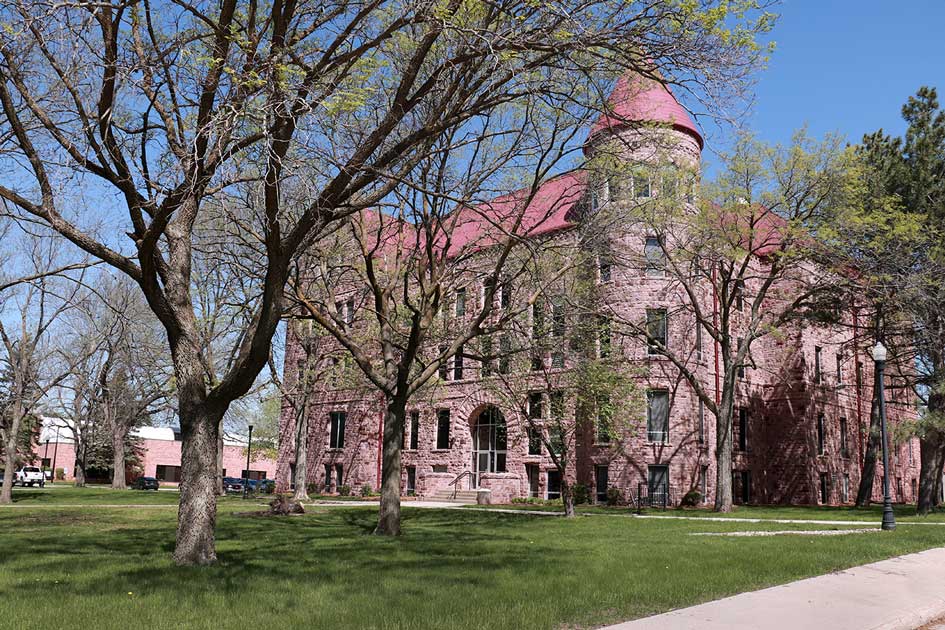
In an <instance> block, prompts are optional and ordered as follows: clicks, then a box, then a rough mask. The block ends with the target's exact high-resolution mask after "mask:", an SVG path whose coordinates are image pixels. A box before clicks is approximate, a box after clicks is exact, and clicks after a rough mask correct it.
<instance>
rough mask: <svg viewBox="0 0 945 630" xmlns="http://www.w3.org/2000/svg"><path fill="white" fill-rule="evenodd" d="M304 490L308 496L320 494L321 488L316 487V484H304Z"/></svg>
mask: <svg viewBox="0 0 945 630" xmlns="http://www.w3.org/2000/svg"><path fill="white" fill-rule="evenodd" d="M305 490H306V491H307V492H308V493H309V494H310V495H316V494H321V488H319V487H318V484H317V483H309V484H306V485H305Z"/></svg>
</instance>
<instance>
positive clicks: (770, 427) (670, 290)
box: [278, 129, 918, 504]
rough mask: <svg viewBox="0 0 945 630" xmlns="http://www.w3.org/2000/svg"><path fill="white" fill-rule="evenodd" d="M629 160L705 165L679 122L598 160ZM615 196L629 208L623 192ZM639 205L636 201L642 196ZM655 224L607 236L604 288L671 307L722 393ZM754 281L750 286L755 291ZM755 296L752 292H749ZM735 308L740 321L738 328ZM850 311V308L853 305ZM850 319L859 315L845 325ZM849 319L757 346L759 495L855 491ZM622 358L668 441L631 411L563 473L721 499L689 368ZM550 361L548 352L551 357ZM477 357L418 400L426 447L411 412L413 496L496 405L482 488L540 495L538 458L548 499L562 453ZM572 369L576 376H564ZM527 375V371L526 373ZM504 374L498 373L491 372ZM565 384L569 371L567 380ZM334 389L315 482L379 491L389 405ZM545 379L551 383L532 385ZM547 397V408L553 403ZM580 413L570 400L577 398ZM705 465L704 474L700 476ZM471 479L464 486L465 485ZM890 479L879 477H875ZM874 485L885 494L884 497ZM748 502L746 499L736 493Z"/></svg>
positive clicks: (312, 467)
mask: <svg viewBox="0 0 945 630" xmlns="http://www.w3.org/2000/svg"><path fill="white" fill-rule="evenodd" d="M608 152H609V153H612V154H616V155H621V156H623V157H625V158H629V159H630V160H631V161H634V162H637V163H648V162H650V163H652V162H654V161H663V160H667V159H670V160H673V161H674V162H676V163H677V164H681V165H693V166H694V165H697V164H698V160H699V146H698V143H697V142H696V141H695V139H694V138H692V137H691V136H689V135H688V134H684V133H678V132H674V131H671V130H665V129H661V130H646V131H640V130H633V131H631V130H628V131H624V132H621V134H620V135H619V137H617V138H615V139H614V141H613V142H611V143H606V144H602V145H598V146H595V147H591V155H592V156H594V155H598V156H599V155H603V154H606V153H608ZM612 201H613V203H616V204H620V203H627V201H626V200H622V199H617V198H615V199H613V200H612ZM631 202H632V203H637V201H631ZM647 236H648V233H647V231H646V230H645V229H643V228H641V227H639V226H633V225H625V226H615V229H614V230H613V232H612V234H611V238H610V244H611V249H612V251H613V252H614V254H615V257H616V261H615V262H616V263H617V264H615V266H614V268H613V270H612V279H611V281H610V282H608V283H606V284H602V285H601V286H600V287H599V291H600V293H599V294H600V297H601V298H602V300H603V302H604V303H605V304H606V305H607V308H608V309H610V311H611V312H612V314H613V315H614V317H615V318H618V319H621V320H624V321H638V322H644V321H645V319H646V309H647V308H655V307H665V308H666V309H667V311H668V312H669V313H670V316H669V331H668V335H669V343H670V344H671V345H672V346H673V347H674V348H691V352H690V353H689V359H688V363H687V367H688V368H689V369H690V370H692V371H693V372H694V373H695V374H696V375H697V376H698V378H699V379H700V380H701V382H702V383H703V385H704V387H705V388H706V389H707V390H709V391H714V388H715V385H714V382H715V380H716V378H717V376H716V373H715V371H716V363H717V359H716V354H717V352H718V348H717V347H715V345H714V344H713V342H712V340H711V338H709V336H708V335H703V337H704V338H703V340H702V347H701V348H697V346H696V335H695V327H694V325H693V323H694V319H693V316H692V314H691V311H689V310H688V307H686V306H685V304H686V302H687V299H686V297H685V294H684V293H683V291H682V289H681V288H680V287H678V286H676V285H674V284H672V283H670V282H668V281H667V279H665V278H660V277H650V276H648V275H647V274H646V273H645V270H644V265H643V256H642V253H643V245H644V243H645V239H646V237H647ZM556 238H557V239H560V240H562V241H567V239H572V240H571V243H572V245H573V244H575V243H577V242H578V240H577V239H578V237H577V235H576V234H574V233H565V234H562V235H560V236H558V237H556ZM469 286H470V287H472V286H474V287H475V290H473V291H471V292H470V291H467V297H468V299H470V300H472V302H473V303H471V306H470V308H469V309H468V310H467V312H469V311H472V310H474V308H475V304H474V302H475V301H476V300H478V299H479V297H480V296H481V286H479V285H474V284H470V285H469ZM751 289H752V288H751V286H749V287H746V291H747V295H748V296H750V295H751ZM746 299H747V297H746ZM701 302H702V304H711V295H703V296H702V299H701ZM743 317H745V315H740V314H736V320H735V328H736V330H737V328H738V326H739V325H741V324H740V323H739V322H740V320H739V318H743ZM845 318H847V319H849V318H850V315H849V314H845ZM848 323H849V322H848ZM850 337H851V333H850V326H849V325H847V326H833V327H829V326H826V327H825V326H820V327H815V326H809V327H802V326H794V327H787V328H786V329H785V330H784V331H779V333H778V334H772V335H768V336H766V337H763V338H762V339H760V340H759V341H757V342H756V343H755V344H754V346H753V351H752V357H751V359H752V364H751V366H750V367H748V368H746V370H745V376H744V378H743V379H742V380H741V381H740V383H739V385H738V393H737V398H736V402H735V407H736V421H737V414H738V411H737V410H738V409H739V408H741V407H744V408H745V409H746V410H747V411H748V423H749V429H748V450H747V451H745V452H742V451H736V453H735V456H734V460H733V470H736V471H750V474H751V496H750V501H751V502H760V503H797V504H808V503H817V502H818V501H819V498H820V497H819V489H820V487H819V482H820V477H819V475H820V473H821V472H824V473H827V474H828V476H829V477H828V479H829V480H830V484H829V488H830V490H829V496H828V500H827V502H828V503H831V504H837V503H841V502H843V497H842V496H841V487H842V483H843V479H844V475H848V476H849V492H848V496H847V497H846V498H847V502H852V500H853V498H855V494H856V487H857V484H858V482H859V467H860V463H861V461H862V452H863V448H864V446H863V445H864V443H865V436H866V430H867V428H868V425H869V404H870V396H871V392H870V386H871V383H872V372H871V369H872V366H871V361H869V360H868V357H864V356H863V351H862V349H857V348H854V347H853V345H852V344H851V343H850ZM297 345H298V339H297V337H296V336H295V333H294V331H293V328H292V326H290V327H289V333H288V335H287V353H286V379H287V380H288V379H289V378H290V375H289V372H290V370H291V366H292V365H293V361H294V358H293V357H294V356H295V355H294V354H293V353H296V352H297V351H298V350H297V347H296V346H297ZM815 346H820V347H822V348H823V350H822V357H823V371H824V381H823V383H822V384H815V383H814V382H813V374H812V370H813V368H812V365H813V364H812V362H813V351H814V350H813V349H814V347H815ZM841 348H842V355H843V356H844V372H845V375H846V379H845V383H844V384H842V385H841V386H839V387H838V386H837V385H836V383H835V382H833V381H832V380H831V379H834V374H835V371H834V366H835V362H834V357H835V355H836V353H837V352H838V351H840V349H841ZM612 353H613V356H614V357H615V360H617V361H618V362H619V364H620V365H621V366H623V367H624V368H626V369H627V370H632V371H633V373H634V374H636V375H638V376H637V377H636V380H637V385H638V388H639V390H640V394H641V395H642V394H643V393H644V392H645V390H648V389H661V390H666V391H667V392H669V396H670V425H669V438H668V440H667V441H666V443H654V442H650V441H648V439H647V433H646V417H645V410H644V411H643V412H641V413H639V414H637V416H636V417H631V418H623V419H621V420H623V422H622V426H623V427H625V430H624V432H623V435H622V436H620V437H619V438H618V439H614V440H613V441H612V442H611V444H609V445H601V444H596V443H595V439H594V433H593V430H590V429H588V428H587V427H583V428H580V427H579V428H576V429H575V430H574V431H573V432H571V433H570V434H569V436H568V443H567V448H568V449H569V453H570V454H571V456H570V457H569V459H570V461H569V465H568V468H567V471H566V476H567V478H568V479H569V480H570V481H571V482H579V483H584V484H587V485H588V486H589V488H590V489H591V493H592V496H593V493H594V486H595V482H596V479H595V474H596V467H597V466H608V477H609V485H610V486H611V487H616V488H619V489H620V490H621V491H622V492H623V493H624V495H625V496H626V497H628V498H632V497H634V496H636V494H637V492H638V488H639V487H640V484H645V483H646V481H647V474H648V467H649V466H661V465H665V466H667V467H668V470H669V482H670V487H671V490H672V494H673V497H674V500H675V501H678V500H679V498H680V497H682V495H683V494H685V492H687V491H688V490H690V489H700V482H701V479H702V477H703V475H704V478H705V485H706V489H707V493H706V499H707V500H708V501H711V500H712V499H713V498H714V494H715V463H714V451H715V446H716V427H715V419H714V416H712V415H711V414H710V413H709V412H708V411H707V410H706V411H705V412H704V423H703V429H702V431H701V436H700V430H699V426H700V422H699V403H698V397H697V396H696V395H695V393H694V392H693V391H692V388H691V386H690V385H689V384H688V382H687V381H686V380H685V379H684V378H682V377H681V375H680V374H679V371H678V370H677V369H676V368H675V367H674V366H673V365H672V364H671V363H670V361H669V360H668V359H666V358H665V357H659V356H649V355H648V354H647V350H646V347H645V344H644V343H642V342H641V341H639V340H633V339H630V338H627V337H624V338H620V337H616V338H614V339H613V350H612ZM544 359H545V361H547V360H548V357H547V356H546V357H545V358H544ZM575 360H576V357H575V356H573V355H570V356H569V357H568V360H567V363H566V366H567V367H568V368H569V367H571V366H572V365H573V361H575ZM857 362H862V363H863V364H864V367H863V370H862V385H861V386H860V387H857V386H856V385H855V383H854V381H855V370H856V363H857ZM471 363H472V362H471V361H468V362H467V365H466V367H465V370H464V377H465V378H464V379H463V380H460V381H453V380H448V381H447V382H438V383H437V384H436V385H435V386H434V387H431V388H430V392H428V393H425V394H424V395H423V396H418V397H417V400H415V404H414V405H413V406H412V407H411V409H413V410H416V411H419V414H420V424H419V440H418V448H417V449H415V450H411V449H410V448H409V445H410V443H411V436H410V426H409V425H410V422H409V415H410V414H409V412H408V421H407V424H408V426H407V430H406V431H405V433H406V435H405V446H406V449H405V450H404V452H403V473H402V486H401V487H402V488H403V489H404V490H405V492H406V489H407V475H408V469H413V471H414V472H415V484H416V485H415V488H416V493H417V494H419V495H420V496H430V495H432V494H434V493H435V492H437V491H438V490H441V489H443V488H446V487H448V484H449V483H450V482H451V481H452V480H454V479H455V478H456V477H457V476H458V475H460V474H461V473H463V472H464V471H469V470H471V469H472V468H473V450H472V448H473V429H474V427H475V425H476V421H477V418H478V416H479V414H480V413H481V412H482V411H484V410H485V409H487V408H489V407H490V406H495V407H497V408H499V409H500V410H501V412H502V413H503V415H504V416H505V418H506V421H507V425H508V454H507V464H506V472H497V473H488V474H484V475H483V476H482V478H481V479H480V487H482V488H486V489H489V490H491V492H492V497H491V498H492V501H493V502H496V503H502V502H506V501H509V500H510V499H512V498H516V497H525V496H528V494H529V479H528V472H527V471H528V470H529V467H533V466H534V467H537V469H538V470H539V473H540V474H539V476H538V482H539V485H538V495H539V496H547V492H548V475H549V472H551V471H553V470H555V466H554V465H553V461H552V459H551V457H550V456H549V455H548V454H547V453H546V452H545V449H543V452H542V454H541V455H529V454H528V445H527V439H526V433H525V428H526V426H527V422H526V420H525V419H524V418H522V417H521V415H520V413H521V412H520V410H519V409H518V408H517V407H516V406H515V405H514V404H510V403H509V401H508V400H506V399H505V398H504V397H503V396H501V395H499V394H498V393H497V391H498V390H497V388H496V387H495V386H494V385H493V384H492V383H491V381H490V380H489V379H482V378H480V374H479V370H478V369H477V367H476V366H473V365H470V364H471ZM563 372H566V370H565V371H563ZM516 375H518V373H516ZM492 378H493V379H494V378H495V377H492ZM532 378H533V377H532V376H530V375H529V374H528V373H527V368H526V372H524V373H522V374H521V380H522V382H521V383H520V387H521V389H522V390H523V391H527V390H528V388H529V384H530V383H531V380H530V379H532ZM562 380H566V379H564V378H563V377H562ZM322 385H323V386H324V387H325V389H324V396H323V397H322V399H321V400H320V402H318V403H317V404H315V405H312V410H311V418H312V420H311V421H310V436H309V439H310V442H309V469H308V472H307V477H306V478H307V480H308V482H309V483H316V484H324V481H325V471H324V465H325V464H326V463H329V464H330V463H334V462H341V463H343V465H344V466H345V467H346V470H348V471H349V472H348V473H347V475H348V477H347V479H348V481H347V482H346V483H348V484H349V485H351V486H352V489H353V490H355V491H356V490H357V488H358V487H360V486H361V485H370V486H372V488H376V486H377V481H378V478H379V477H378V472H377V471H378V455H379V452H378V436H379V433H380V430H381V418H382V417H383V416H382V411H383V407H382V405H381V403H380V401H379V400H377V399H376V398H374V399H370V398H369V399H364V398H361V397H359V396H358V395H357V394H356V393H354V391H356V390H340V389H333V388H331V387H328V386H325V384H324V383H323V384H322ZM535 387H536V388H541V385H540V383H538V381H535ZM546 404H547V403H546ZM437 409H449V410H450V413H451V427H450V441H449V448H447V449H437V448H436V429H437V427H436V422H437ZM567 409H568V410H569V413H573V403H572V402H569V403H568V404H567ZM332 410H345V411H347V412H348V419H349V420H348V433H349V435H348V436H347V438H346V446H345V449H343V450H342V451H331V450H329V449H327V440H328V438H327V426H328V425H327V423H328V413H329V412H330V411H332ZM820 413H823V414H824V417H825V442H826V444H825V449H824V454H822V455H821V454H819V453H818V444H817V417H818V415H819V414H820ZM912 413H913V412H912V411H910V408H909V405H908V398H907V397H902V396H901V404H899V405H898V406H897V405H892V406H891V407H890V417H891V424H896V423H897V422H899V421H901V420H902V419H905V418H908V417H910V415H911V414H912ZM841 417H845V418H847V422H848V430H847V435H848V440H847V442H848V453H847V456H842V454H841V452H840V437H839V436H840V430H839V422H840V418H841ZM282 424H283V427H282V435H283V437H285V436H292V435H293V432H294V420H293V418H292V416H291V414H288V413H286V412H285V409H284V413H283V418H282ZM911 450H912V452H913V453H914V456H913V459H912V460H909V458H908V457H907V455H906V453H908V452H909V446H908V444H906V445H904V446H903V447H902V449H900V450H899V451H896V450H894V452H895V453H897V454H898V455H899V456H898V457H896V458H893V460H892V465H893V466H895V477H896V478H902V479H903V483H902V485H903V492H902V494H901V496H897V495H896V494H895V488H894V498H896V499H897V500H906V501H911V500H913V499H914V497H913V496H912V494H911V492H912V489H911V479H913V478H915V477H917V472H918V446H917V443H916V441H915V440H913V446H912V449H911ZM293 453H294V446H293V444H292V439H289V440H286V439H283V441H282V445H281V450H280V463H279V473H278V474H279V484H280V486H281V487H286V486H288V483H289V462H290V461H291V458H292V456H293ZM703 471H704V472H703ZM463 483H464V485H465V484H466V483H467V482H466V481H464V482H463ZM875 487H876V488H879V487H880V486H879V484H877V485H876V486H875ZM875 494H876V493H875V492H874V495H875ZM739 499H740V497H736V500H739Z"/></svg>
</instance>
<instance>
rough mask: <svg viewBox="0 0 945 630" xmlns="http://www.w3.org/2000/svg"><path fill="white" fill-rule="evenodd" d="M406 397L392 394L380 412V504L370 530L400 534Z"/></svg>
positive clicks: (379, 532) (384, 534)
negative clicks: (381, 424) (401, 463)
mask: <svg viewBox="0 0 945 630" xmlns="http://www.w3.org/2000/svg"><path fill="white" fill-rule="evenodd" d="M406 404H407V400H406V398H403V397H395V398H393V399H390V400H389V402H388V403H387V412H386V413H385V414H384V452H383V459H382V462H383V463H382V465H381V507H380V513H379V514H378V519H377V528H376V529H375V530H374V533H375V534H377V535H379V536H399V535H400V440H401V435H402V434H403V432H404V418H405V417H406Z"/></svg>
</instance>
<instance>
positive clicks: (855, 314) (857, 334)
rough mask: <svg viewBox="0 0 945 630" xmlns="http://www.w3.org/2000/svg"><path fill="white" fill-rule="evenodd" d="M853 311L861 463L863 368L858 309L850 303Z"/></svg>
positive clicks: (860, 455) (854, 371) (861, 459)
mask: <svg viewBox="0 0 945 630" xmlns="http://www.w3.org/2000/svg"><path fill="white" fill-rule="evenodd" d="M852 311H853V378H854V379H856V382H855V383H854V386H855V387H856V424H857V428H858V429H859V432H860V439H858V440H857V441H856V445H857V447H858V450H859V457H858V459H859V461H860V464H861V465H862V463H863V457H864V454H863V448H864V446H863V442H864V440H863V438H864V433H863V391H862V387H863V370H861V369H860V346H859V343H858V341H859V338H860V319H859V309H858V308H857V307H856V303H854V304H853V305H852ZM865 437H867V438H868V437H869V431H867V432H866V436H865Z"/></svg>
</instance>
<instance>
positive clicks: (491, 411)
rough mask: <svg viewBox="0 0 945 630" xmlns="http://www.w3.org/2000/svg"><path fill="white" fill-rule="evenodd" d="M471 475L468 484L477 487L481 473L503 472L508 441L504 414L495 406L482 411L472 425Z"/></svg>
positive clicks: (480, 479) (480, 480)
mask: <svg viewBox="0 0 945 630" xmlns="http://www.w3.org/2000/svg"><path fill="white" fill-rule="evenodd" d="M472 438H473V449H472V451H473V452H472V473H473V474H472V476H471V477H470V485H471V486H472V487H473V488H478V487H480V485H481V482H482V475H483V473H491V472H505V460H506V455H507V451H506V447H507V443H508V439H507V435H506V427H505V416H503V415H502V412H501V411H499V410H498V409H496V408H495V407H489V408H487V409H485V410H484V411H482V412H481V413H480V414H479V416H478V417H477V418H476V421H475V423H474V424H473V426H472Z"/></svg>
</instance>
